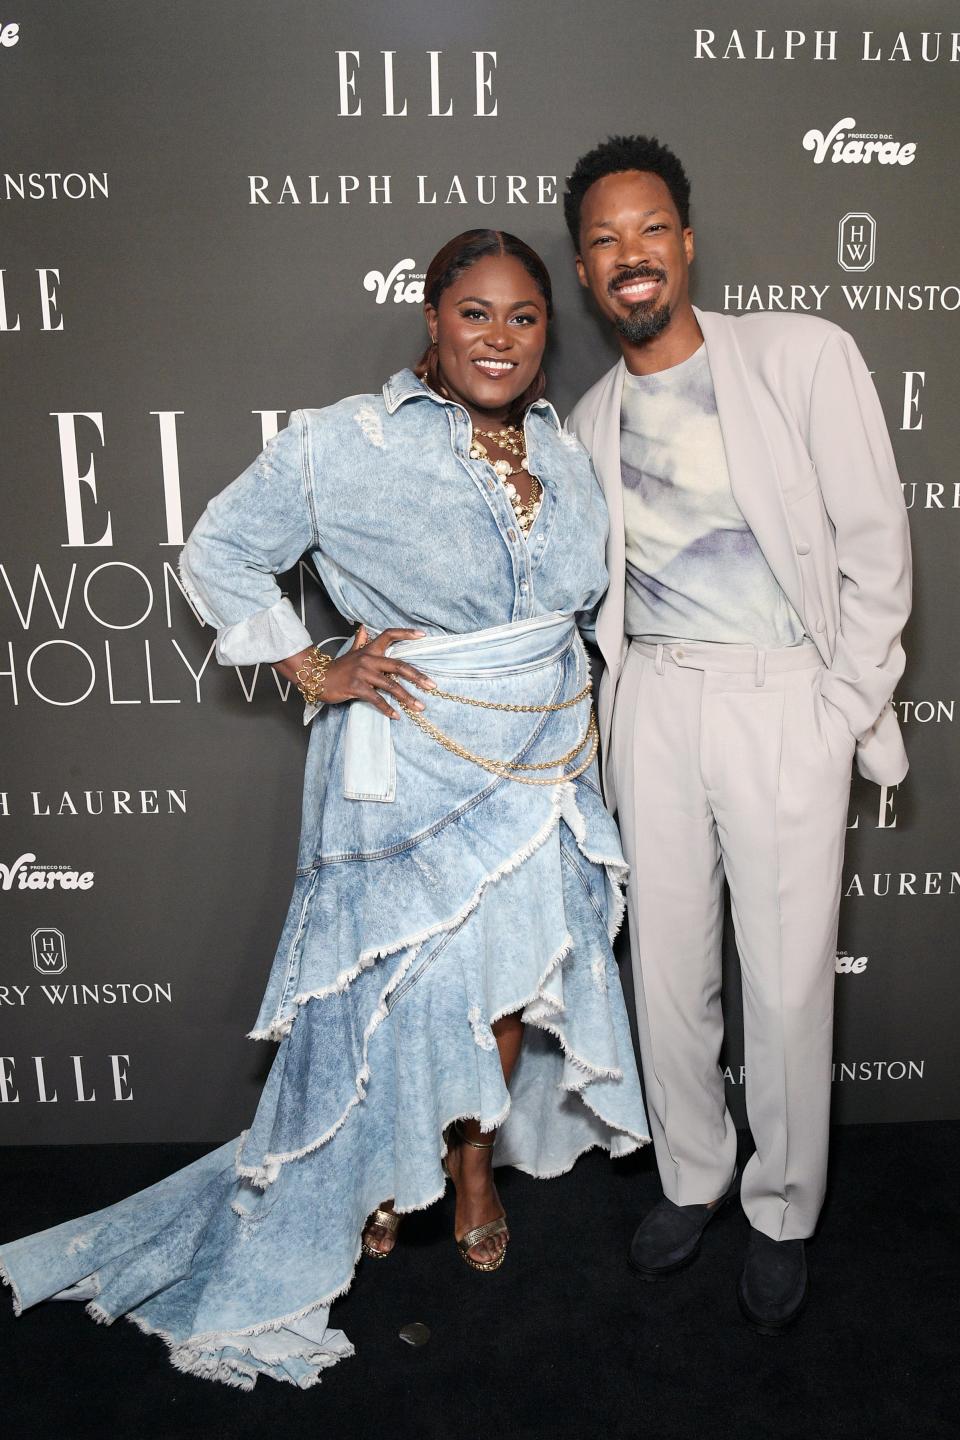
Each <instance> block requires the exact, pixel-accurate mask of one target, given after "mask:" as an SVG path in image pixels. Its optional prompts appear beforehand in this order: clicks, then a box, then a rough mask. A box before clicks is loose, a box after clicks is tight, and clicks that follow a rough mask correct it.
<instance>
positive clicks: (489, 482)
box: [486, 475, 493, 490]
mask: <svg viewBox="0 0 960 1440" xmlns="http://www.w3.org/2000/svg"><path fill="white" fill-rule="evenodd" d="M486 484H487V489H488V490H492V489H493V481H492V480H491V479H490V476H489V475H488V476H487V481H486Z"/></svg>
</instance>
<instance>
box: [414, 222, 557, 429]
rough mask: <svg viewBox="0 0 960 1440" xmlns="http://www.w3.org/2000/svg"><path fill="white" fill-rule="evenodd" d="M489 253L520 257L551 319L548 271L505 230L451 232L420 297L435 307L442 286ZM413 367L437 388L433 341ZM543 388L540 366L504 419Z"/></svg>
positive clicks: (519, 414)
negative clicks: (452, 235) (450, 237)
mask: <svg viewBox="0 0 960 1440" xmlns="http://www.w3.org/2000/svg"><path fill="white" fill-rule="evenodd" d="M488 255H511V256H512V257H513V258H514V259H515V260H519V261H520V264H521V265H522V266H523V268H524V270H526V272H527V274H528V275H529V276H530V278H531V280H532V281H533V283H534V284H535V285H536V287H537V289H538V290H539V291H540V294H541V295H542V296H543V299H544V303H545V305H546V311H547V319H548V320H550V319H552V317H553V287H552V285H551V284H550V272H549V271H548V269H547V267H546V265H544V263H543V261H542V260H541V259H540V256H539V255H538V254H537V252H536V250H531V248H530V246H529V245H526V244H524V242H523V241H522V240H519V239H518V238H517V236H516V235H511V234H510V233H509V232H508V231H506V230H464V232H463V234H462V235H454V237H453V239H452V240H448V241H447V243H446V245H444V247H443V249H442V250H438V251H437V253H436V255H434V257H433V259H432V260H431V261H430V264H429V265H428V266H427V273H426V276H425V278H424V282H423V298H424V300H425V301H426V303H427V304H429V305H432V306H433V307H434V309H438V308H439V305H440V296H441V295H442V294H443V292H444V290H446V289H447V288H448V287H449V286H451V285H452V284H453V282H454V281H455V280H459V279H460V276H461V275H462V274H463V273H464V271H466V270H469V269H470V266H471V265H475V264H476V262H477V261H478V260H483V259H485V258H486V257H487V256H488ZM413 371H414V374H415V375H418V376H419V377H420V379H421V380H425V381H426V382H427V384H428V385H429V386H430V388H431V389H432V390H437V391H439V390H440V379H439V374H438V363H437V347H436V345H428V346H427V348H426V350H425V351H424V352H423V354H422V355H421V356H420V359H419V360H418V361H417V363H416V365H414V367H413ZM546 388H547V379H546V376H545V375H544V373H543V368H542V367H541V368H540V370H538V371H537V374H536V376H535V377H534V379H533V380H532V381H531V383H530V384H529V385H528V386H527V388H526V390H524V392H523V394H522V395H518V396H517V398H516V400H514V402H513V404H512V405H511V406H510V410H509V413H508V415H507V422H508V423H509V424H516V423H517V422H518V421H519V420H522V418H523V416H524V414H525V413H526V411H527V409H528V407H529V406H531V405H532V404H533V403H534V401H535V400H539V399H540V397H541V396H542V395H543V393H544V391H545V390H546Z"/></svg>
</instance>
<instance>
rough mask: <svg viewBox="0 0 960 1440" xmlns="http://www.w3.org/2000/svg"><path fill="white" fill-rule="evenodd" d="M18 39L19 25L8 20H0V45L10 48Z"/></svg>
mask: <svg viewBox="0 0 960 1440" xmlns="http://www.w3.org/2000/svg"><path fill="white" fill-rule="evenodd" d="M19 40H20V26H19V25H16V24H14V23H12V22H10V21H7V22H5V21H2V20H0V45H2V46H3V48H4V49H5V50H12V48H13V46H14V45H16V44H17V43H18V42H19Z"/></svg>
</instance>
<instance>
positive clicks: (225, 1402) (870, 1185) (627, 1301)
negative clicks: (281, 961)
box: [0, 1124, 960, 1440]
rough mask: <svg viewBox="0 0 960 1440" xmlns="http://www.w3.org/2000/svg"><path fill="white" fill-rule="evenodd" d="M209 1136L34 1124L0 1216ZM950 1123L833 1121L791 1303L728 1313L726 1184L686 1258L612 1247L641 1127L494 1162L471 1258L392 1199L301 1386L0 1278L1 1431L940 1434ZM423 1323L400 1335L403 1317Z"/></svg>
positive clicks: (956, 1148) (950, 1372)
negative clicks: (212, 1364)
mask: <svg viewBox="0 0 960 1440" xmlns="http://www.w3.org/2000/svg"><path fill="white" fill-rule="evenodd" d="M204 1148H207V1147H198V1146H186V1145H169V1146H157V1145H151V1146H147V1145H142V1146H139V1145H138V1146H129V1145H124V1146H119V1145H117V1146H86V1147H82V1148H80V1147H77V1148H72V1147H71V1148H68V1147H62V1148H60V1147H58V1148H50V1147H39V1146H38V1147H35V1148H28V1149H8V1150H6V1151H5V1152H3V1153H2V1162H0V1163H2V1167H3V1169H2V1173H3V1189H2V1201H0V1230H2V1233H3V1235H4V1238H13V1237H15V1236H17V1235H20V1234H22V1233H26V1232H27V1231H32V1230H37V1229H41V1228H43V1227H44V1226H47V1225H51V1224H55V1223H57V1222H59V1221H61V1220H65V1219H67V1218H69V1217H71V1216H73V1215H77V1214H81V1213H84V1212H86V1211H89V1210H95V1209H97V1208H99V1207H100V1206H103V1205H105V1204H109V1203H111V1202H112V1201H114V1200H117V1199H120V1198H121V1197H122V1196H123V1195H126V1194H128V1193H130V1192H131V1191H133V1190H136V1189H140V1188H142V1187H143V1186H145V1185H148V1184H150V1183H152V1182H153V1181H154V1180H157V1179H159V1178H161V1176H163V1175H165V1174H168V1173H169V1172H170V1171H171V1170H174V1169H176V1168H178V1167H179V1166H181V1165H184V1164H186V1163H188V1162H189V1161H190V1160H192V1159H194V1158H195V1157H196V1156H197V1155H198V1154H199V1153H201V1151H202V1150H203V1149H204ZM958 1162H960V1124H925V1125H875V1126H862V1127H860V1126H858V1127H849V1128H844V1129H840V1130H837V1131H835V1133H834V1137H833V1154H832V1170H831V1176H832V1179H831V1186H830V1193H829V1196H828V1200H827V1205H826V1208H825V1211H824V1215H823V1218H822V1221H821V1225H820V1230H819V1233H818V1236H817V1238H816V1239H815V1240H814V1241H813V1242H811V1244H810V1245H809V1247H808V1259H809V1265H810V1276H811V1292H810V1300H809V1303H808V1306H807V1310H806V1312H805V1314H804V1315H803V1316H802V1317H801V1319H800V1321H799V1323H798V1325H797V1326H796V1327H795V1329H793V1330H792V1331H791V1332H789V1333H788V1334H786V1335H782V1336H779V1337H776V1338H765V1337H761V1336H758V1335H754V1334H753V1333H752V1332H751V1331H749V1330H747V1328H746V1327H745V1326H744V1324H743V1322H742V1321H741V1319H740V1315H739V1312H738V1309H737V1304H736V1298H735V1294H734V1286H735V1282H736V1279H737V1275H738V1273H739V1269H740V1264H741V1258H742V1253H743V1250H744V1247H745V1244H746V1238H747V1226H746V1220H745V1219H744V1217H743V1214H742V1212H741V1211H740V1210H739V1207H734V1206H731V1207H728V1210H727V1211H726V1213H724V1214H722V1215H721V1216H720V1217H719V1218H718V1219H717V1221H716V1223H715V1224H714V1225H713V1226H711V1227H710V1229H708V1231H707V1233H706V1235H705V1237H704V1243H703V1249H702V1252H701V1255H700V1258H699V1260H698V1261H697V1263H696V1264H695V1265H694V1266H693V1267H692V1268H691V1269H690V1270H687V1271H685V1272H683V1273H682V1274H680V1275H677V1276H675V1277H673V1278H672V1279H670V1280H668V1281H663V1282H661V1283H659V1284H655V1285H654V1284H647V1283H645V1282H643V1281H642V1280H640V1279H639V1278H637V1277H635V1276H634V1275H633V1274H632V1272H631V1271H630V1270H629V1269H628V1267H627V1265H626V1261H625V1253H626V1247H627V1243H628V1240H629V1237H630V1235H631V1233H632V1230H633V1228H634V1225H635V1224H636V1222H637V1220H638V1219H639V1218H640V1217H641V1216H642V1215H643V1213H644V1212H645V1210H646V1209H647V1208H648V1207H649V1205H650V1204H652V1203H653V1201H654V1200H655V1198H656V1197H657V1195H658V1194H659V1186H658V1183H657V1180H656V1177H655V1172H654V1168H653V1162H652V1158H651V1155H650V1151H649V1149H648V1150H647V1151H645V1152H644V1153H643V1155H641V1156H635V1157H631V1158H630V1159H628V1160H626V1161H622V1162H620V1163H619V1164H611V1162H610V1161H609V1160H608V1159H606V1157H605V1156H603V1155H602V1154H599V1153H593V1154H590V1155H587V1156H585V1157H584V1158H583V1159H582V1160H581V1161H580V1163H579V1164H578V1165H577V1166H576V1168H575V1169H574V1170H573V1172H572V1173H571V1174H569V1175H567V1176H564V1177H563V1178H561V1179H559V1180H551V1181H549V1182H537V1181H534V1180H530V1179H528V1178H527V1177H526V1176H524V1175H520V1174H518V1173H517V1172H515V1171H501V1172H500V1180H499V1183H500V1193H501V1196H502V1198H503V1200H504V1203H505V1205H506V1207H507V1210H508V1213H509V1217H510V1229H511V1234H512V1243H511V1246H510V1251H509V1254H508V1258H507V1261H506V1263H505V1264H504V1266H503V1269H502V1270H500V1271H499V1273H497V1274H495V1275H477V1274H474V1273H473V1272H471V1271H470V1270H468V1269H467V1267H466V1266H465V1265H464V1264H463V1262H462V1261H461V1260H460V1258H459V1256H458V1255H457V1252H456V1250H455V1248H454V1244H453V1240H452V1238H451V1234H450V1229H451V1223H452V1213H453V1211H452V1198H448V1199H446V1200H444V1201H443V1202H441V1203H440V1204H439V1205H436V1206H434V1207H433V1209H432V1210H430V1211H427V1212H426V1213H424V1214H422V1215H418V1216H413V1217H410V1218H409V1219H407V1220H405V1221H404V1226H403V1230H402V1232H401V1233H402V1239H401V1242H400V1245H399V1247H398V1249H397V1251H396V1252H395V1253H394V1255H392V1256H391V1257H390V1259H389V1260H386V1261H380V1262H378V1261H370V1260H368V1261H366V1262H362V1263H361V1266H360V1269H359V1271H358V1274H357V1278H356V1281H355V1283H354V1287H353V1289H352V1291H351V1292H350V1294H349V1295H348V1296H347V1297H346V1299H345V1300H344V1301H341V1302H340V1303H339V1304H338V1306H337V1307H336V1310H335V1312H334V1313H335V1320H336V1322H337V1323H339V1324H340V1325H341V1326H342V1328H343V1329H345V1330H346V1332H347V1334H348V1335H349V1336H350V1338H351V1339H352V1340H353V1342H354V1344H355V1345H356V1347H357V1355H356V1356H355V1357H354V1358H353V1359H351V1360H345V1361H343V1362H342V1363H341V1364H339V1365H337V1366H336V1367H335V1368H334V1369H333V1370H331V1371H329V1372H328V1373H327V1375H326V1377H325V1379H324V1380H323V1382H322V1384H321V1385H319V1386H317V1387H316V1388H314V1389H313V1390H309V1391H306V1392H300V1391H296V1390H294V1389H293V1388H292V1387H289V1386H286V1385H279V1384H276V1383H275V1382H272V1381H269V1380H265V1379H261V1380H260V1381H259V1382H258V1384H257V1387H256V1389H255V1390H254V1391H253V1393H252V1394H244V1393H242V1392H240V1391H237V1390H232V1389H228V1388H226V1387H224V1386H220V1385H214V1384H210V1383H209V1382H205V1381H201V1380H196V1379H194V1378H192V1377H190V1376H185V1375H180V1374H179V1373H177V1372H176V1371H175V1370H174V1369H173V1368H172V1367H171V1366H170V1365H169V1364H168V1363H167V1359H166V1353H167V1352H166V1348H165V1346H164V1345H163V1344H162V1342H160V1341H158V1340H155V1339H152V1338H148V1337H146V1336H144V1335H142V1334H141V1333H140V1332H139V1331H138V1330H137V1329H136V1328H135V1327H134V1326H132V1325H130V1324H128V1323H126V1322H125V1321H118V1322H117V1323H116V1324H115V1325H114V1326H113V1327H112V1329H110V1330H105V1329H104V1328H102V1327H101V1326H98V1325H95V1324H94V1323H93V1322H92V1321H91V1320H90V1319H88V1318H87V1316H86V1315H84V1313H83V1311H82V1309H81V1307H80V1306H79V1305H68V1304H48V1305H42V1306H40V1307H38V1308H37V1309H35V1310H30V1311H28V1312H27V1313H26V1314H25V1315H24V1316H23V1317H22V1318H21V1319H19V1320H14V1318H13V1315H12V1310H11V1309H10V1307H9V1305H8V1304H7V1303H5V1302H6V1301H8V1300H9V1292H3V1295H2V1297H0V1357H2V1359H0V1366H2V1381H0V1387H2V1388H0V1407H2V1408H0V1417H2V1420H0V1424H2V1426H3V1433H4V1435H5V1436H6V1437H8V1440H32V1437H34V1436H43V1437H45V1440H46V1437H53V1440H73V1437H79V1436H87V1435H90V1436H93V1435H96V1436H97V1437H101V1440H106V1437H113V1436H117V1437H121V1436H122V1437H132V1440H140V1437H141V1436H143V1437H146V1436H149V1437H155V1436H156V1437H165V1440H166V1437H169V1440H174V1437H180V1436H201V1435H202V1436H204V1437H206V1440H221V1437H224V1440H226V1437H229V1440H234V1437H238V1440H239V1437H247V1436H250V1437H253V1436H257V1437H262V1436H273V1437H276V1436H278V1435H282V1436H283V1437H284V1440H288V1437H293V1440H299V1437H300V1436H308V1435H309V1436H316V1437H318V1440H353V1437H363V1440H366V1437H377V1440H380V1437H385V1440H433V1437H444V1440H446V1437H451V1440H453V1437H469V1440H472V1437H475V1436H484V1437H486V1436H493V1437H495V1440H520V1437H526V1436H536V1437H541V1436H543V1437H556V1440H593V1437H601V1436H602V1437H619V1436H624V1437H634V1436H636V1437H649V1440H688V1437H693V1440H848V1437H849V1440H901V1437H902V1440H940V1437H952V1436H958V1435H960V1424H958V1417H960V1398H958V1384H957V1371H958V1343H957V1341H958V1331H957V1320H958V1304H957V1302H958V1298H960V1284H958V1279H960V1265H958V1252H960V1231H958V1224H957V1212H958V1197H960V1163H958ZM414 1320H419V1321H423V1322H425V1323H426V1324H427V1325H428V1326H429V1327H430V1330H431V1339H430V1341H429V1342H428V1343H427V1344H426V1345H425V1346H424V1347H422V1348H420V1349H413V1348H411V1347H410V1346H408V1345H406V1344H403V1343H402V1342H401V1341H400V1340H399V1339H398V1336H397V1332H398V1330H399V1329H400V1327H401V1325H403V1324H405V1323H407V1322H409V1321H414Z"/></svg>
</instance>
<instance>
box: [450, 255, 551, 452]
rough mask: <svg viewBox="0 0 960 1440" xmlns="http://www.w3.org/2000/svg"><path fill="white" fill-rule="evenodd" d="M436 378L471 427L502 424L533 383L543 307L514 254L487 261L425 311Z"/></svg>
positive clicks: (543, 330)
mask: <svg viewBox="0 0 960 1440" xmlns="http://www.w3.org/2000/svg"><path fill="white" fill-rule="evenodd" d="M424 309H425V313H426V317H427V327H428V329H429V331H430V339H431V340H432V341H434V342H435V343H436V345H437V358H438V364H439V379H440V383H441V384H442V385H443V387H444V389H445V390H446V392H447V394H448V395H449V397H450V399H451V400H456V401H458V402H459V403H460V404H461V405H463V406H464V408H465V409H466V410H467V412H468V413H469V415H470V418H471V420H473V421H474V423H477V424H480V425H490V424H491V423H492V422H497V423H499V421H501V420H502V419H503V417H504V416H505V415H506V413H507V411H508V410H509V408H510V406H511V404H512V403H513V401H514V400H516V398H517V396H518V395H522V394H523V392H524V391H525V390H526V389H527V388H528V387H529V386H530V385H531V384H532V383H533V381H534V379H535V378H536V376H537V373H538V372H539V370H540V364H541V361H542V359H543V351H544V346H545V345H546V343H547V305H546V301H545V300H544V298H543V296H542V295H541V293H540V291H539V289H538V287H537V284H536V282H535V281H534V279H533V278H532V276H531V275H530V274H529V272H528V271H527V270H526V269H525V267H524V266H523V265H522V264H521V262H520V261H519V260H517V259H515V258H514V256H512V255H486V256H484V258H483V259H482V260H477V261H476V262H475V263H474V264H473V265H471V266H470V267H469V269H467V270H465V271H464V272H463V274H462V275H461V276H460V277H459V278H458V279H456V280H454V281H453V283H452V284H451V285H448V286H447V288H446V290H444V292H443V294H442V295H441V296H440V299H439V302H438V304H437V306H436V308H435V307H434V306H432V305H429V304H428V305H426V306H425V307H424Z"/></svg>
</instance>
